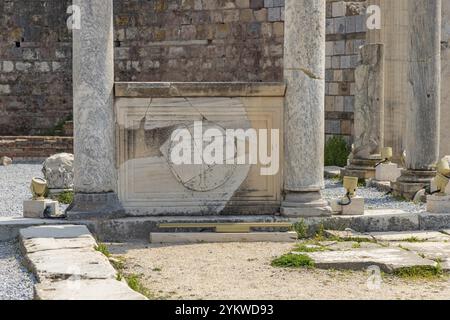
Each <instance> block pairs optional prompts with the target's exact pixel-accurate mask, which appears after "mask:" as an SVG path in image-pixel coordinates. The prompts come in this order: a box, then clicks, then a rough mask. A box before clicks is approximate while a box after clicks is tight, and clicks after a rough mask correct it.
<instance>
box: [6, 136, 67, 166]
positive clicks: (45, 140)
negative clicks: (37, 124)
mask: <svg viewBox="0 0 450 320" xmlns="http://www.w3.org/2000/svg"><path fill="white" fill-rule="evenodd" d="M61 152H69V153H73V138H72V137H46V136H41V137H29V136H27V137H20V136H19V137H3V136H0V155H2V156H7V157H10V158H13V159H14V160H18V159H19V160H20V159H22V158H28V159H29V158H34V159H43V158H47V157H49V156H51V155H54V154H56V153H61Z"/></svg>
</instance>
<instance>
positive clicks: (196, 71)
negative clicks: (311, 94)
mask: <svg viewBox="0 0 450 320" xmlns="http://www.w3.org/2000/svg"><path fill="white" fill-rule="evenodd" d="M71 3H72V1H70V0H63V1H61V0H42V1H29V0H10V1H2V2H0V25H1V26H2V28H1V30H0V135H45V134H48V133H49V132H51V131H52V129H53V128H54V127H55V126H56V125H57V124H59V123H60V122H61V121H64V120H65V119H66V118H67V117H68V116H70V114H71V113H72V89H71V85H72V64H71V59H72V38H71V33H70V32H69V30H68V29H67V27H66V20H67V18H68V17H69V14H67V13H66V10H67V7H68V6H69V5H70V4H71ZM284 3H285V1H284V0H121V1H117V0H116V1H114V13H115V15H114V16H115V20H114V24H115V43H114V45H115V80H117V81H256V82H258V81H281V80H282V79H283V43H284ZM363 4H364V2H363V1H356V0H354V1H351V2H348V1H335V0H327V18H328V19H327V33H328V35H327V69H328V70H327V74H326V80H327V83H328V84H327V88H326V90H327V98H326V103H327V104H326V119H327V121H326V134H327V136H330V135H336V134H338V135H344V136H346V137H347V140H350V135H351V134H352V125H353V105H354V97H353V93H354V92H353V91H354V66H355V65H356V57H357V48H358V46H360V45H362V44H364V38H365V35H364V18H363V16H362V15H361V14H362V13H363V11H361V8H362V5H363Z"/></svg>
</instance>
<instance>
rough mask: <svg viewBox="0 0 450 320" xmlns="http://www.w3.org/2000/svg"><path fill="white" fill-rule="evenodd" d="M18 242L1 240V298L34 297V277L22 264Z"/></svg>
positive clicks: (22, 298) (18, 298) (28, 298)
mask: <svg viewBox="0 0 450 320" xmlns="http://www.w3.org/2000/svg"><path fill="white" fill-rule="evenodd" d="M20 259H21V255H20V252H19V250H18V246H17V243H16V242H0V300H30V299H32V298H33V284H34V281H35V280H34V277H33V276H32V275H31V274H30V273H29V272H28V271H27V270H26V269H25V268H24V267H23V266H22V264H21V261H20Z"/></svg>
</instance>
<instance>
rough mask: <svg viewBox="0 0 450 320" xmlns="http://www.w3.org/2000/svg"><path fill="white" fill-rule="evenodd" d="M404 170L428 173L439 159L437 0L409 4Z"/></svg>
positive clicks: (439, 41) (418, 0) (438, 3)
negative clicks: (409, 48)
mask: <svg viewBox="0 0 450 320" xmlns="http://www.w3.org/2000/svg"><path fill="white" fill-rule="evenodd" d="M409 9H410V10H409V20H410V21H411V26H410V30H409V33H408V36H407V41H408V42H409V43H410V45H411V50H410V51H409V64H408V73H407V74H408V109H407V114H406V150H407V156H406V166H407V169H413V170H431V169H432V167H433V166H434V165H435V163H436V162H437V160H438V157H439V125H440V124H439V115H440V88H441V87H440V79H441V73H440V70H441V55H440V50H441V0H429V1H423V0H410V7H409Z"/></svg>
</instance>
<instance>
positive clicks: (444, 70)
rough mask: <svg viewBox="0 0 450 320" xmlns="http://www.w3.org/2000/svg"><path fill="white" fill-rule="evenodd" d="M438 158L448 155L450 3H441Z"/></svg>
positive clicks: (449, 124) (449, 127)
mask: <svg viewBox="0 0 450 320" xmlns="http://www.w3.org/2000/svg"><path fill="white" fill-rule="evenodd" d="M441 30H442V35H441V134H440V157H439V158H443V157H444V156H446V155H450V90H448V88H450V1H442V28H441Z"/></svg>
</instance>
